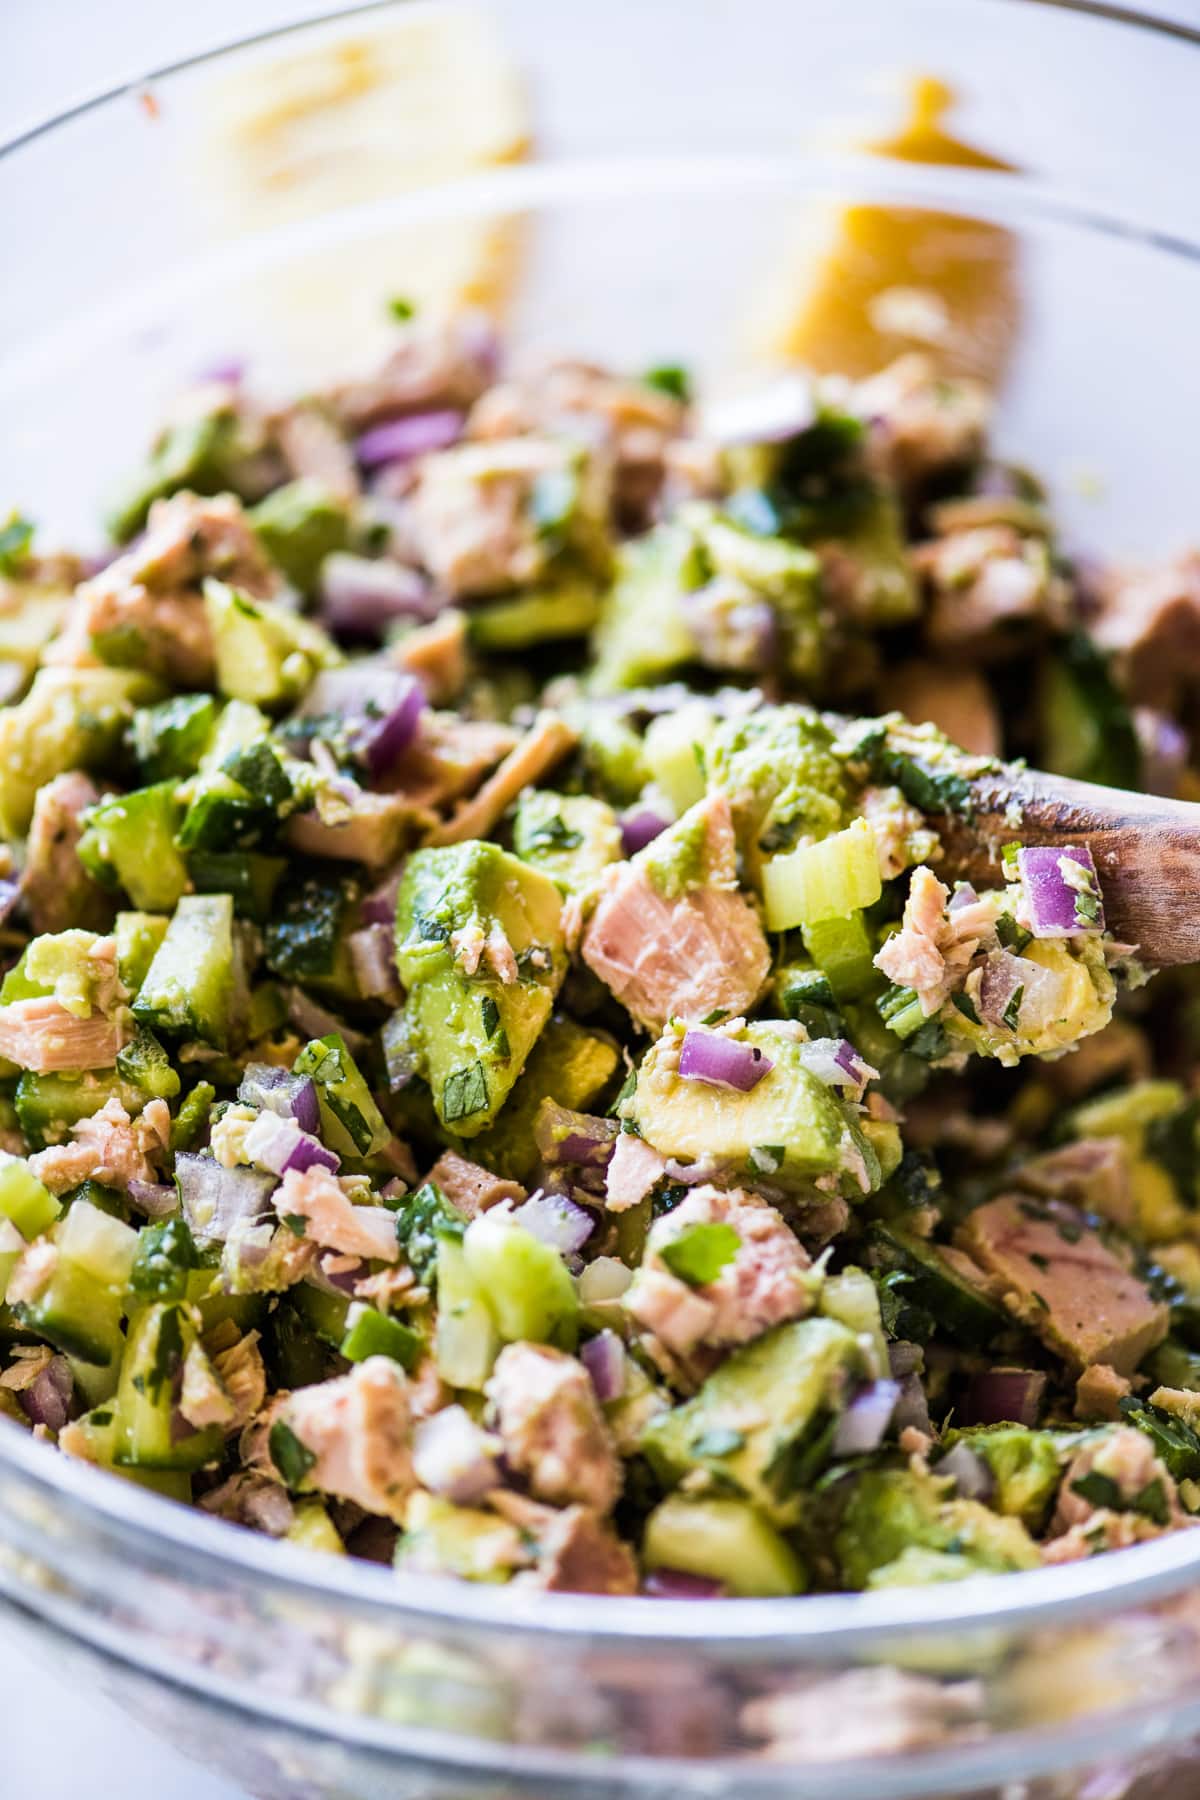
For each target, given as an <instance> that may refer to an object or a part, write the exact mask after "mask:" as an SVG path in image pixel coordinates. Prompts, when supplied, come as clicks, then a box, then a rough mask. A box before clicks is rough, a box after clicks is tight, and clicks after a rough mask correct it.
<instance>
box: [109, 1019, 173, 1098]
mask: <svg viewBox="0 0 1200 1800" xmlns="http://www.w3.org/2000/svg"><path fill="white" fill-rule="evenodd" d="M117 1074H118V1075H123V1076H124V1077H125V1080H126V1081H131V1082H132V1083H133V1085H134V1086H135V1087H139V1088H141V1090H142V1092H143V1093H144V1094H145V1095H146V1097H147V1098H148V1099H151V1100H172V1099H174V1097H175V1095H176V1094H177V1093H178V1092H179V1086H180V1083H179V1076H178V1074H177V1073H176V1071H175V1070H174V1069H173V1068H172V1066H171V1059H170V1057H169V1056H168V1055H167V1053H166V1051H165V1050H164V1049H163V1047H162V1045H161V1044H160V1043H159V1041H158V1039H157V1038H156V1037H155V1035H154V1033H153V1032H152V1031H147V1030H146V1028H145V1026H144V1025H139V1026H138V1028H137V1030H136V1031H135V1033H134V1035H133V1037H132V1039H131V1040H130V1042H129V1043H128V1044H125V1045H123V1046H122V1048H121V1049H120V1050H118V1051H117Z"/></svg>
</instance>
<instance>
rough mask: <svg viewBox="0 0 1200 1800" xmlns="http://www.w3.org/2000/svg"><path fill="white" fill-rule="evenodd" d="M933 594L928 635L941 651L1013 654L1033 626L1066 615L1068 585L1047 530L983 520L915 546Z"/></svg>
mask: <svg viewBox="0 0 1200 1800" xmlns="http://www.w3.org/2000/svg"><path fill="white" fill-rule="evenodd" d="M914 556H915V561H916V564H917V567H918V569H920V570H921V572H922V573H923V575H924V577H925V580H926V584H927V586H928V589H929V594H930V607H929V616H928V619H927V621H926V634H927V636H928V639H929V642H930V644H931V645H932V646H933V648H934V649H935V650H936V651H940V652H943V653H944V654H946V655H954V654H958V653H961V652H963V651H969V652H970V653H971V654H972V655H973V656H988V657H991V658H995V657H999V656H1005V655H1009V654H1011V653H1012V652H1013V651H1015V650H1018V649H1020V648H1022V646H1024V645H1026V644H1027V643H1028V636H1029V634H1028V631H1027V630H1024V631H1022V630H1019V629H1017V630H1014V627H1017V628H1019V627H1028V626H1029V625H1031V624H1034V623H1036V622H1037V621H1039V620H1048V621H1049V622H1051V623H1059V622H1061V621H1062V620H1063V619H1064V618H1065V614H1066V606H1067V589H1066V586H1065V583H1064V582H1063V581H1062V579H1061V577H1060V576H1058V575H1056V574H1055V573H1054V567H1053V564H1052V562H1051V560H1050V552H1049V549H1048V547H1047V544H1046V541H1045V539H1044V538H1041V537H1026V536H1023V535H1022V534H1021V533H1020V532H1019V531H1017V530H1015V529H1014V527H1013V526H1011V525H979V526H974V527H972V528H971V529H970V530H967V531H954V532H951V533H950V534H949V536H947V537H944V538H938V539H936V540H935V541H933V542H931V543H927V544H922V545H920V546H919V548H918V549H917V550H916V551H915V552H914Z"/></svg>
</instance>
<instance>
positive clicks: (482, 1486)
mask: <svg viewBox="0 0 1200 1800" xmlns="http://www.w3.org/2000/svg"><path fill="white" fill-rule="evenodd" d="M413 1468H414V1470H415V1471H416V1475H417V1479H418V1481H419V1482H420V1483H421V1485H422V1487H426V1488H428V1489H429V1492H430V1493H431V1494H442V1495H444V1496H445V1498H446V1499H447V1500H452V1501H453V1502H454V1504H455V1505H456V1506H470V1505H471V1504H472V1503H473V1502H475V1501H478V1500H482V1499H483V1497H484V1495H485V1494H486V1493H488V1492H489V1491H490V1490H491V1489H492V1488H494V1487H497V1486H499V1484H500V1481H501V1471H500V1464H499V1461H498V1460H497V1455H496V1442H495V1439H494V1438H491V1437H489V1435H488V1433H487V1432H486V1431H484V1430H483V1429H482V1428H481V1427H480V1426H478V1425H477V1424H476V1423H475V1421H474V1419H472V1417H471V1415H470V1414H469V1413H468V1412H467V1411H466V1409H465V1407H462V1406H446V1407H443V1408H442V1410H441V1411H440V1412H435V1413H433V1414H432V1415H431V1417H429V1418H428V1419H422V1421H421V1423H420V1424H419V1425H418V1426H417V1428H416V1431H415V1432H414V1433H413Z"/></svg>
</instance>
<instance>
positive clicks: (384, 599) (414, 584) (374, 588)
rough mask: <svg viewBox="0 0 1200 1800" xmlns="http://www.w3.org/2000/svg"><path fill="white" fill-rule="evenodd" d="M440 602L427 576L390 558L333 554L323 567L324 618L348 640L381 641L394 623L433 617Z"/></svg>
mask: <svg viewBox="0 0 1200 1800" xmlns="http://www.w3.org/2000/svg"><path fill="white" fill-rule="evenodd" d="M440 604H441V601H440V599H439V597H438V596H437V595H435V594H434V593H433V591H432V589H431V588H430V586H429V583H428V581H426V579H425V577H424V576H423V575H420V574H418V573H417V571H416V569H410V568H409V567H408V565H407V564H406V563H401V562H395V561H393V560H392V558H391V557H368V556H352V555H351V554H350V553H349V551H346V550H335V551H334V552H333V553H332V555H330V556H327V557H326V558H325V560H324V562H323V563H322V564H321V616H322V618H323V619H324V620H325V623H326V624H327V625H328V626H329V627H330V628H331V629H332V630H333V631H335V632H339V633H341V634H343V635H345V636H347V637H365V638H374V639H376V641H378V639H380V638H381V637H382V636H383V634H384V630H385V628H386V627H387V626H388V625H389V624H391V623H392V621H393V620H395V619H418V620H429V619H432V618H433V617H434V615H435V614H436V612H437V611H438V608H439V605H440Z"/></svg>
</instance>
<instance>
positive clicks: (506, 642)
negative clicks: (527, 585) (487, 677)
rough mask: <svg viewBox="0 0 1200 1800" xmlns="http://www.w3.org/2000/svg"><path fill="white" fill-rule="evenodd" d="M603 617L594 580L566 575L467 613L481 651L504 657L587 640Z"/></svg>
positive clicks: (478, 648)
mask: <svg viewBox="0 0 1200 1800" xmlns="http://www.w3.org/2000/svg"><path fill="white" fill-rule="evenodd" d="M599 614H600V595H599V592H598V590H597V588H596V584H595V582H593V581H589V580H588V579H587V578H586V577H585V576H578V575H567V576H564V577H563V579H562V580H561V581H557V582H550V583H547V584H545V585H544V586H539V587H536V588H531V589H530V590H529V591H528V592H527V593H523V594H518V595H517V596H516V597H515V598H514V599H511V600H490V601H488V602H487V603H486V605H483V606H476V607H473V608H472V610H471V612H470V613H469V614H468V615H467V620H468V623H467V630H468V634H469V636H470V639H471V642H472V644H473V645H474V646H475V648H476V649H477V650H482V651H484V653H485V654H488V655H503V654H504V653H505V652H506V651H507V652H513V651H517V650H529V649H532V648H533V646H534V645H535V644H544V643H557V642H558V641H559V640H560V639H562V638H578V637H586V636H587V634H588V632H589V631H590V630H591V629H592V627H593V625H594V624H595V623H596V620H597V618H598V617H599Z"/></svg>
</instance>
